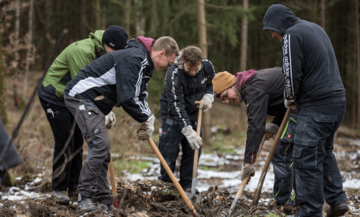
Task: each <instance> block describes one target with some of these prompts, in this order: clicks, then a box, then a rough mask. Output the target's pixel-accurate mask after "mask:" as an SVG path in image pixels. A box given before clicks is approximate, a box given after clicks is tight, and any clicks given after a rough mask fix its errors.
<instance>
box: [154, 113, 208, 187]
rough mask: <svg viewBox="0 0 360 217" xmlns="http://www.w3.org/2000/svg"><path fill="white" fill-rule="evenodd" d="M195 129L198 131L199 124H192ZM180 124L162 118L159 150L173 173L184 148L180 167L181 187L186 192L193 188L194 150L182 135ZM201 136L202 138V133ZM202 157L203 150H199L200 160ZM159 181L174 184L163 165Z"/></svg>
mask: <svg viewBox="0 0 360 217" xmlns="http://www.w3.org/2000/svg"><path fill="white" fill-rule="evenodd" d="M191 125H192V127H193V129H194V130H195V131H196V127H197V123H196V122H195V121H193V122H191ZM181 130H182V128H181V126H180V124H179V123H178V122H177V121H175V120H174V119H171V118H167V117H162V118H161V128H160V132H159V137H160V142H159V150H160V153H161V154H162V156H163V157H164V159H165V161H166V163H167V164H168V165H169V167H170V169H171V171H172V172H174V171H175V166H176V159H177V157H178V155H179V152H180V148H179V144H181V147H182V157H181V166H180V182H179V183H180V185H181V187H182V188H183V189H184V190H186V189H188V188H191V183H192V172H193V164H194V150H192V149H191V147H190V145H189V142H188V141H187V139H186V137H185V136H184V135H183V134H182V133H181ZM200 136H201V137H202V131H201V134H200ZM200 155H201V148H200V150H199V158H200ZM159 179H160V180H162V181H164V182H172V181H171V179H170V177H169V175H168V174H167V173H166V171H165V169H164V167H163V166H162V165H161V170H160V176H159Z"/></svg>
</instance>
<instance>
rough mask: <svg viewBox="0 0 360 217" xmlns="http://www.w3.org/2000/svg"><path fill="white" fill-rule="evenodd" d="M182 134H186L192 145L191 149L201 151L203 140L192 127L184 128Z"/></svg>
mask: <svg viewBox="0 0 360 217" xmlns="http://www.w3.org/2000/svg"><path fill="white" fill-rule="evenodd" d="M181 133H182V134H184V136H185V137H186V139H187V141H188V142H189V144H190V147H191V148H192V149H193V150H194V149H195V148H197V149H200V146H201V145H202V139H201V137H200V136H198V135H196V132H195V130H193V128H192V126H191V125H189V126H187V127H184V128H182V130H181Z"/></svg>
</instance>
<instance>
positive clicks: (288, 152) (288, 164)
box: [271, 141, 295, 206]
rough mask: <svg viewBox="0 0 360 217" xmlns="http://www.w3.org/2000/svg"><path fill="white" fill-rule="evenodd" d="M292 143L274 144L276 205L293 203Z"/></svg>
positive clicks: (273, 163)
mask: <svg viewBox="0 0 360 217" xmlns="http://www.w3.org/2000/svg"><path fill="white" fill-rule="evenodd" d="M293 147H294V144H293V143H285V142H282V141H280V142H279V143H278V145H277V146H276V150H275V153H274V156H273V158H272V161H271V162H272V165H273V168H274V177H275V180H274V198H275V202H276V204H277V205H281V206H284V205H286V204H289V205H293V204H294V202H295V198H292V197H291V191H292V189H293V187H295V186H293V185H294V176H293V168H292V166H293V165H292V163H293V157H292V153H293Z"/></svg>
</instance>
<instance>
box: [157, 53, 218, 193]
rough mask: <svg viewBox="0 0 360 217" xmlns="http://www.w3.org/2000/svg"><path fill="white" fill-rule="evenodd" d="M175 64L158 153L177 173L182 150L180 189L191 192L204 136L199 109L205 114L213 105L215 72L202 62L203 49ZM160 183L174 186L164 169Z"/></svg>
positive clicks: (165, 99)
mask: <svg viewBox="0 0 360 217" xmlns="http://www.w3.org/2000/svg"><path fill="white" fill-rule="evenodd" d="M180 53H181V54H180V55H179V57H178V58H177V59H176V61H175V64H174V65H173V66H171V67H170V68H169V70H168V71H167V73H166V76H165V87H164V91H163V92H162V94H161V97H160V107H161V128H160V132H159V136H160V142H159V149H160V152H161V154H162V155H163V156H164V158H165V160H166V162H167V163H168V164H169V167H170V169H171V170H172V171H173V172H174V170H175V164H176V159H177V157H178V155H179V151H180V150H179V144H181V146H182V153H183V154H182V157H181V166H180V185H181V186H182V187H183V189H184V190H185V191H188V192H190V191H191V183H192V170H193V161H194V149H195V148H197V149H200V150H199V157H200V154H201V148H200V146H201V144H202V139H201V135H197V133H196V128H197V124H200V123H197V122H196V121H197V117H198V112H199V108H198V106H197V105H196V104H195V101H200V105H199V107H200V108H201V109H203V111H206V110H208V109H210V108H211V105H212V102H213V101H214V96H213V88H212V83H211V81H212V79H213V78H214V76H215V70H214V67H213V65H212V63H211V62H210V61H209V60H208V59H206V58H203V54H202V51H201V49H200V48H198V47H195V46H188V47H186V48H185V49H183V50H182V51H181V52H180ZM160 173H161V174H160V176H159V179H161V180H162V181H165V182H171V179H170V177H169V175H168V174H167V173H166V171H165V169H164V168H163V167H162V166H161V171H160Z"/></svg>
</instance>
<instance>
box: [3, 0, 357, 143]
mask: <svg viewBox="0 0 360 217" xmlns="http://www.w3.org/2000/svg"><path fill="white" fill-rule="evenodd" d="M275 3H281V4H284V5H286V6H287V7H289V8H290V9H291V10H292V11H293V12H294V13H295V15H296V16H298V17H300V18H301V19H305V20H308V21H311V22H314V23H317V24H318V25H320V26H321V27H322V28H324V29H325V31H326V32H327V34H328V36H329V37H330V39H331V41H332V44H333V47H334V50H335V53H336V57H337V61H338V64H339V68H340V73H341V77H342V80H343V83H344V85H345V88H346V98H347V113H346V117H345V120H344V124H345V125H347V126H349V127H352V128H358V127H360V74H359V73H360V61H359V58H360V55H359V52H360V44H359V38H360V36H359V16H358V12H359V1H358V0H303V1H290V0H279V1H274V0H266V1H265V0H252V1H248V0H197V1H194V0H181V1H179V0H122V1H120V0H57V1H55V0H11V1H9V0H0V8H1V12H0V13H1V14H0V28H1V29H0V30H1V31H0V42H1V45H0V110H1V117H2V119H3V121H4V123H7V122H8V121H7V119H8V115H7V107H6V105H5V104H6V100H5V97H6V96H5V95H7V96H11V97H12V98H13V99H12V100H11V101H10V103H14V107H11V109H18V110H20V111H21V110H22V109H23V108H24V104H25V103H27V101H28V99H27V97H26V94H27V92H31V91H32V89H33V88H34V87H35V86H34V85H33V86H31V87H29V86H28V85H27V83H28V81H27V80H28V79H29V77H28V75H29V71H33V72H34V73H31V75H34V74H39V76H40V74H41V73H42V70H44V68H45V66H46V64H47V62H48V60H49V58H50V55H51V53H52V52H53V49H54V47H55V44H56V41H57V39H58V37H59V35H60V33H61V31H62V30H63V29H64V28H66V29H68V30H69V33H68V35H67V37H66V40H65V42H64V43H63V45H62V48H61V50H62V49H64V48H65V47H66V46H68V45H69V44H71V43H73V42H75V41H77V40H81V39H85V38H87V37H88V35H89V33H90V32H94V31H95V30H98V29H106V28H107V27H108V26H110V25H120V26H122V27H124V28H125V29H126V31H127V32H128V34H129V38H133V37H137V36H140V35H144V36H147V37H152V38H155V39H156V38H158V37H160V36H163V35H169V36H171V37H173V38H174V39H175V40H176V41H177V42H178V44H179V47H180V49H182V48H184V47H185V46H187V45H195V46H199V47H201V48H202V50H203V51H204V55H205V56H206V57H208V59H209V60H210V61H211V62H212V63H213V65H214V67H215V70H216V71H217V72H220V71H228V72H230V73H233V74H235V73H236V72H239V71H243V70H248V69H255V70H256V69H263V68H269V67H274V66H282V60H281V52H282V51H281V43H280V42H279V41H278V40H277V39H274V38H271V36H270V33H269V32H265V31H263V30H262V28H263V17H264V14H265V12H266V10H267V9H268V7H269V6H270V5H272V4H275ZM165 73H166V71H165V70H162V71H159V72H155V73H154V76H153V78H152V79H151V81H150V83H149V85H148V88H149V89H148V91H149V101H150V103H151V105H152V106H153V107H158V105H159V98H160V94H161V92H162V90H163V83H164V75H165ZM34 77H36V76H34ZM9 82H11V84H9ZM18 82H19V83H22V84H21V85H20V86H18V85H17V84H18ZM8 102H9V101H8ZM233 108H234V109H238V108H239V107H238V106H236V107H233ZM240 108H241V109H239V113H240V114H241V115H240V117H245V116H244V115H245V114H246V108H245V105H241V106H240ZM155 111H156V109H155ZM157 111H158V109H157ZM39 112H42V111H39ZM156 115H157V117H159V112H157V113H156ZM214 115H226V114H215V113H214V112H212V113H211V114H206V115H205V120H204V123H203V126H204V131H205V132H204V133H205V134H204V136H205V140H208V139H209V127H211V124H213V122H212V121H211V120H212V117H214ZM230 120H231V121H233V122H240V123H241V122H242V123H243V124H245V125H246V118H240V120H239V119H230ZM10 128H11V127H10ZM8 129H9V128H8Z"/></svg>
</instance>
